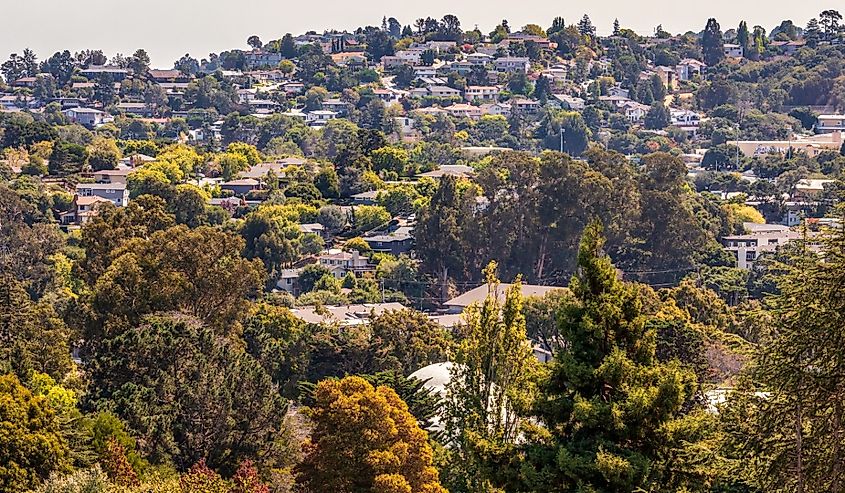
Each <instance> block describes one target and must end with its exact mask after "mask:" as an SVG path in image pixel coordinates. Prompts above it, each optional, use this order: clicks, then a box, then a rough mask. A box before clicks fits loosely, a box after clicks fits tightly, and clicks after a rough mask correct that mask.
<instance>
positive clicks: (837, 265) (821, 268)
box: [733, 229, 845, 492]
mask: <svg viewBox="0 0 845 493" xmlns="http://www.w3.org/2000/svg"><path fill="white" fill-rule="evenodd" d="M800 243H801V247H802V248H801V249H800V250H799V252H800V253H799V254H798V255H797V257H795V258H793V259H791V260H789V261H788V262H787V263H786V264H782V265H780V268H781V269H783V270H784V271H785V272H784V275H783V276H782V277H781V279H780V280H779V282H778V288H779V291H780V293H779V294H778V295H777V296H774V297H773V298H772V299H771V302H772V307H773V310H772V312H771V313H772V315H773V316H774V320H773V325H774V327H773V330H772V333H771V334H770V335H769V337H768V338H767V339H768V341H767V342H766V343H764V344H763V345H762V346H761V348H760V350H759V352H758V355H757V364H756V366H755V367H754V369H753V373H752V376H753V378H754V381H755V382H758V383H759V385H760V386H761V387H760V390H761V391H763V392H765V394H753V393H750V392H749V393H748V394H745V395H738V396H737V398H736V399H735V402H734V403H733V407H734V412H736V409H739V410H741V411H742V414H741V415H740V418H739V419H741V420H744V421H747V422H748V423H749V424H750V425H751V426H749V427H747V428H738V430H742V435H736V434H735V435H734V439H736V440H738V441H739V443H740V444H741V446H740V447H739V448H740V450H745V451H748V452H751V454H750V455H746V456H744V457H740V458H741V459H742V462H745V463H746V464H749V465H752V466H754V467H755V471H753V472H754V473H756V474H754V475H752V479H753V480H754V482H755V483H756V484H757V486H758V487H759V488H761V489H762V490H764V491H773V492H787V491H798V492H801V491H805V492H809V491H831V492H833V491H843V489H845V448H843V445H845V441H843V440H845V423H843V413H845V409H843V407H845V359H844V358H843V347H842V341H843V340H845V291H843V290H842V288H841V286H842V283H843V282H845V232H843V231H842V230H841V229H840V230H838V231H836V232H835V234H834V235H833V236H831V237H828V238H826V239H825V240H824V241H823V244H824V246H823V248H824V252H825V254H824V256H823V257H822V256H818V255H816V254H814V253H812V252H810V251H809V240H808V238H806V237H805V238H804V239H803V240H800ZM810 314H811V315H810ZM737 394H739V392H737ZM749 394H750V396H749ZM762 395H765V397H764V398H761V397H759V396H762Z"/></svg>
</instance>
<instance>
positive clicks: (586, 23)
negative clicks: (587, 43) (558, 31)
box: [578, 14, 596, 36]
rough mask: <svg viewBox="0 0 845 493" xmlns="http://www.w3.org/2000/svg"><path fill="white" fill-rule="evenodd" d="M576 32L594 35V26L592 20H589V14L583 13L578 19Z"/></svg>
mask: <svg viewBox="0 0 845 493" xmlns="http://www.w3.org/2000/svg"><path fill="white" fill-rule="evenodd" d="M578 32H579V33H581V36H595V35H596V27H595V26H593V21H591V20H590V16H589V15H587V14H584V17H582V18H581V20H580V21H578Z"/></svg>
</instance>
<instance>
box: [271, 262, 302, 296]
mask: <svg viewBox="0 0 845 493" xmlns="http://www.w3.org/2000/svg"><path fill="white" fill-rule="evenodd" d="M300 274H302V268H301V267H300V268H298V269H282V273H281V274H280V275H279V280H278V281H276V287H277V288H278V289H281V290H282V291H285V292H288V293H290V294H292V295H294V296H297V295H298V294H299V285H298V283H297V281H298V280H299V275H300Z"/></svg>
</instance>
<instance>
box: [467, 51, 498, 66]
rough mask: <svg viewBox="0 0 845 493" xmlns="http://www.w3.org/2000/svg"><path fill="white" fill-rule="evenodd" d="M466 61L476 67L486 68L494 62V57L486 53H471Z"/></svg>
mask: <svg viewBox="0 0 845 493" xmlns="http://www.w3.org/2000/svg"><path fill="white" fill-rule="evenodd" d="M464 59H465V60H466V61H467V62H468V63H469V64H470V65H472V66H474V67H484V66H486V65H487V64H488V63H490V62H492V61H493V57H492V56H490V55H488V54H486V53H470V54H469V55H467V56H465V57H464Z"/></svg>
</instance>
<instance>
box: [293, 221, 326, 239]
mask: <svg viewBox="0 0 845 493" xmlns="http://www.w3.org/2000/svg"><path fill="white" fill-rule="evenodd" d="M299 231H300V232H301V233H302V234H306V235H307V234H314V235H317V236H319V237H320V238H326V237H327V236H328V231H326V227H325V226H323V225H322V224H320V223H304V224H300V225H299Z"/></svg>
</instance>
